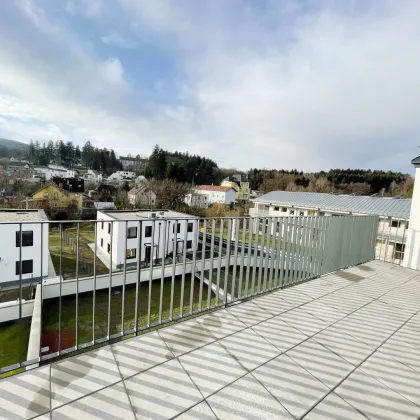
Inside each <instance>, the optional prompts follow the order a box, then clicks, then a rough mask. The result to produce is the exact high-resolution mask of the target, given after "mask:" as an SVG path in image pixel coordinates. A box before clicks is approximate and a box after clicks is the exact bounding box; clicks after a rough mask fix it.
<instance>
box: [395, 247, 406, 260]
mask: <svg viewBox="0 0 420 420" xmlns="http://www.w3.org/2000/svg"><path fill="white" fill-rule="evenodd" d="M404 251H405V245H404V244H395V259H396V260H402V259H403V258H404Z"/></svg>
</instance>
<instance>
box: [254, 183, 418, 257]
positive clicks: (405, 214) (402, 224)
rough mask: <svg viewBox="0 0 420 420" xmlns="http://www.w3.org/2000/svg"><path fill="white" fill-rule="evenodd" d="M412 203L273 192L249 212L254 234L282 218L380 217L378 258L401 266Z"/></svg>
mask: <svg viewBox="0 0 420 420" xmlns="http://www.w3.org/2000/svg"><path fill="white" fill-rule="evenodd" d="M411 201H412V200H411V199H401V198H393V197H371V196H350V195H335V194H326V193H312V192H291V191H272V192H269V193H268V194H265V195H262V196H261V197H258V198H256V199H254V200H253V202H254V207H253V208H251V209H250V210H249V215H250V216H251V217H256V218H259V219H256V220H255V221H254V225H253V230H254V232H256V231H257V230H258V229H259V228H260V229H261V226H262V223H263V219H264V218H265V217H282V216H283V217H285V216H339V215H349V214H352V215H365V214H376V215H378V216H379V228H378V240H377V245H376V253H377V256H379V254H380V255H381V259H385V260H386V261H394V262H397V263H399V262H401V259H402V257H403V256H404V250H405V244H406V240H407V228H408V226H409V221H408V219H409V215H410V208H411Z"/></svg>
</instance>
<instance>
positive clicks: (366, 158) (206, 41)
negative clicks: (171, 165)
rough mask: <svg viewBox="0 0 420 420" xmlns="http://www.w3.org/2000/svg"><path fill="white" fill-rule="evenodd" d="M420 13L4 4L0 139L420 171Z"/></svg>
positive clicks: (373, 2)
mask: <svg viewBox="0 0 420 420" xmlns="http://www.w3.org/2000/svg"><path fill="white" fill-rule="evenodd" d="M419 16H420V2H419V1H418V0H395V1H393V0H368V1H367V0H211V1H209V0H67V1H66V0H60V1H57V0H7V1H0V137H5V138H10V139H15V140H20V141H24V142H29V140H30V139H31V138H32V139H38V140H39V141H41V142H42V141H46V140H49V139H53V140H57V139H63V140H72V141H73V142H74V143H76V144H80V145H83V144H84V143H85V142H86V141H87V140H90V141H91V142H92V143H94V144H95V145H96V146H100V147H104V146H105V147H108V148H114V149H115V150H116V151H117V152H118V153H119V154H126V153H134V154H137V153H140V154H149V153H150V151H151V149H152V147H153V145H154V144H156V143H157V144H159V145H160V146H161V147H164V148H167V149H169V150H180V151H190V152H192V153H200V154H203V155H206V156H208V157H211V158H213V159H214V160H216V161H217V162H218V163H219V165H221V166H229V167H230V166H235V167H237V168H239V169H244V170H245V169H248V168H250V167H265V168H285V169H290V168H299V169H301V170H308V171H309V170H319V169H329V168H331V167H334V168H336V167H346V168H347V167H352V168H356V167H357V168H359V167H360V168H372V169H374V168H377V169H391V170H402V171H404V172H407V171H411V165H410V164H409V162H410V160H411V159H412V158H413V157H415V156H416V155H418V154H420V149H418V146H419V145H420V136H419V133H420V54H419V48H420V47H419V45H420V25H419V24H418V17H419Z"/></svg>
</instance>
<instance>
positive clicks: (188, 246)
mask: <svg viewBox="0 0 420 420" xmlns="http://www.w3.org/2000/svg"><path fill="white" fill-rule="evenodd" d="M191 248H192V241H187V249H191Z"/></svg>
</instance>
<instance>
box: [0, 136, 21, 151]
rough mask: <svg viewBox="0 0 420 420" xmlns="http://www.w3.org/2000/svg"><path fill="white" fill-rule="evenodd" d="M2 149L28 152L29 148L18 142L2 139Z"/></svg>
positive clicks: (0, 142)
mask: <svg viewBox="0 0 420 420" xmlns="http://www.w3.org/2000/svg"><path fill="white" fill-rule="evenodd" d="M0 147H7V148H9V149H22V150H26V149H27V148H28V144H26V143H22V142H20V141H16V140H9V139H2V138H0Z"/></svg>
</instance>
